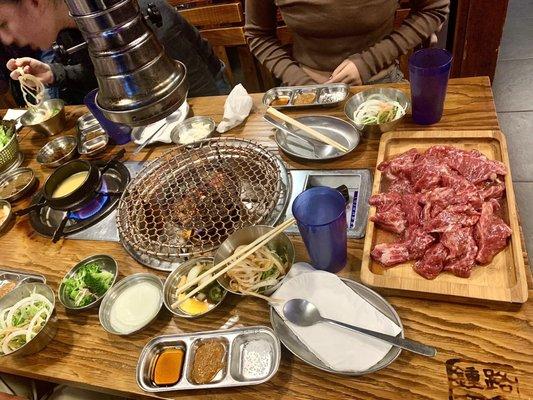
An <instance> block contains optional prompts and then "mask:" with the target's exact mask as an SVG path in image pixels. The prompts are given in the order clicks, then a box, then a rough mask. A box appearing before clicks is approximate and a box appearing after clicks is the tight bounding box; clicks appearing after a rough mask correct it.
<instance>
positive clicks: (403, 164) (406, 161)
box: [378, 149, 420, 180]
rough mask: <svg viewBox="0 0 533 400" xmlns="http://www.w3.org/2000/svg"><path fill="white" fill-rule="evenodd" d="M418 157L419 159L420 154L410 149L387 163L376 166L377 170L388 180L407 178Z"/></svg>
mask: <svg viewBox="0 0 533 400" xmlns="http://www.w3.org/2000/svg"><path fill="white" fill-rule="evenodd" d="M418 157H420V153H419V152H418V151H416V149H411V150H408V151H406V152H405V153H403V154H400V155H399V156H397V157H394V158H392V159H390V160H389V161H383V162H382V163H380V164H379V165H378V170H380V171H382V172H383V173H384V174H385V176H386V177H387V178H389V179H390V180H395V179H397V178H402V177H407V176H408V175H409V173H410V172H411V169H412V168H413V164H414V162H415V160H416V159H417V158H418Z"/></svg>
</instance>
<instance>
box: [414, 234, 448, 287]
mask: <svg viewBox="0 0 533 400" xmlns="http://www.w3.org/2000/svg"><path fill="white" fill-rule="evenodd" d="M447 256H448V251H447V250H446V247H444V245H443V244H442V243H436V244H434V245H433V246H431V247H430V248H429V249H428V250H427V251H426V252H425V253H424V256H423V257H422V258H421V259H420V260H418V261H417V262H415V263H414V265H413V269H414V270H415V272H416V273H417V274H419V275H422V276H423V277H424V278H426V279H435V278H436V277H437V276H439V274H440V273H441V271H442V269H443V268H444V261H446V257H447Z"/></svg>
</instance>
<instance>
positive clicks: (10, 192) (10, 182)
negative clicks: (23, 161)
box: [0, 167, 38, 202]
mask: <svg viewBox="0 0 533 400" xmlns="http://www.w3.org/2000/svg"><path fill="white" fill-rule="evenodd" d="M37 183H38V179H37V177H36V176H35V173H34V172H33V170H32V169H31V168H25V167H23V168H17V169H14V170H12V171H9V172H6V173H4V174H2V175H0V199H3V200H6V201H9V202H12V201H17V200H19V199H20V198H22V197H24V196H25V195H27V194H28V193H30V192H31V190H32V189H33V188H34V187H35V186H36V184H37Z"/></svg>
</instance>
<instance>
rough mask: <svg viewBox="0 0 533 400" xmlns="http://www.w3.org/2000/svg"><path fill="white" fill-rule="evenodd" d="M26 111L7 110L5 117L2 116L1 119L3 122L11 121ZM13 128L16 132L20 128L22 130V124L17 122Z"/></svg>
mask: <svg viewBox="0 0 533 400" xmlns="http://www.w3.org/2000/svg"><path fill="white" fill-rule="evenodd" d="M26 111H28V110H14V109H12V108H10V109H9V110H7V112H6V115H4V118H3V119H4V120H5V121H13V120H15V119H17V118H18V117H20V116H21V115H23V114H25V113H26ZM15 128H16V129H17V131H18V130H19V129H20V128H22V124H21V123H20V122H17V125H15Z"/></svg>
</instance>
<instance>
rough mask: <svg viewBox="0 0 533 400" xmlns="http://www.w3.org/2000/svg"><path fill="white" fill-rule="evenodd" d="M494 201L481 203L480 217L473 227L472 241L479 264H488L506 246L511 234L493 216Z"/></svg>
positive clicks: (504, 224) (497, 218)
mask: <svg viewBox="0 0 533 400" xmlns="http://www.w3.org/2000/svg"><path fill="white" fill-rule="evenodd" d="M494 201H495V200H494ZM494 201H487V202H485V203H483V207H482V208H481V216H480V217H479V221H478V223H477V224H476V226H475V227H474V239H475V240H476V243H477V246H478V248H479V250H478V253H477V256H476V261H477V262H478V263H480V264H488V263H490V262H491V261H492V259H493V258H494V256H495V255H496V254H498V253H499V252H500V251H501V250H503V249H504V248H505V246H507V238H508V237H509V236H511V233H512V231H511V228H509V226H507V224H506V223H505V222H503V220H502V219H501V218H500V217H498V216H497V215H496V214H494V204H493V203H494Z"/></svg>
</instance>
